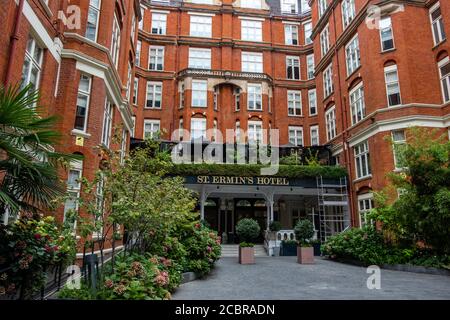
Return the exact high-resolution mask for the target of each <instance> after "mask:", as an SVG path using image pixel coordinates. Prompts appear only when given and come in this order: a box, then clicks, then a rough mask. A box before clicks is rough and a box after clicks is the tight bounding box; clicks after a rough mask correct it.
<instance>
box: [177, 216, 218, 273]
mask: <svg viewBox="0 0 450 320" xmlns="http://www.w3.org/2000/svg"><path fill="white" fill-rule="evenodd" d="M181 241H182V243H183V244H184V247H185V250H186V263H185V271H192V272H196V273H198V274H200V275H206V274H208V273H209V272H210V271H211V269H212V267H213V266H214V262H215V261H217V260H218V259H219V257H220V254H221V246H220V243H221V239H220V237H219V236H218V235H217V232H215V231H212V230H211V229H209V228H208V227H206V226H205V225H203V224H201V223H194V224H191V225H188V226H186V227H185V230H184V233H183V237H182V240H181Z"/></svg>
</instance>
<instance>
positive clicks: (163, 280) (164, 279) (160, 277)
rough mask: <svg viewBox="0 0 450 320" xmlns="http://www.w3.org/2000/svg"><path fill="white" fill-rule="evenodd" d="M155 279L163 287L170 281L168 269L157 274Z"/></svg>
mask: <svg viewBox="0 0 450 320" xmlns="http://www.w3.org/2000/svg"><path fill="white" fill-rule="evenodd" d="M153 281H154V282H155V283H156V284H157V285H159V286H161V287H163V286H165V285H167V284H168V283H169V274H168V273H167V272H166V271H162V272H160V273H158V274H157V275H156V276H155V278H154V279H153Z"/></svg>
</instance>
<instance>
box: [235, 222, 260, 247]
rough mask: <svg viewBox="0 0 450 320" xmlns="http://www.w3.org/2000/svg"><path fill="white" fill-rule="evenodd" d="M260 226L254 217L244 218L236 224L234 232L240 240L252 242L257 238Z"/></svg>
mask: <svg viewBox="0 0 450 320" xmlns="http://www.w3.org/2000/svg"><path fill="white" fill-rule="evenodd" d="M260 232H261V228H260V226H259V224H258V222H257V221H256V220H254V219H248V218H244V219H241V220H239V222H238V223H237V225H236V234H237V235H238V237H239V239H240V240H241V241H242V242H253V241H255V239H256V238H258V236H259V233H260Z"/></svg>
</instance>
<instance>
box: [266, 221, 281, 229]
mask: <svg viewBox="0 0 450 320" xmlns="http://www.w3.org/2000/svg"><path fill="white" fill-rule="evenodd" d="M269 230H270V231H275V232H276V231H280V230H281V222H280V221H272V222H271V223H270V225H269Z"/></svg>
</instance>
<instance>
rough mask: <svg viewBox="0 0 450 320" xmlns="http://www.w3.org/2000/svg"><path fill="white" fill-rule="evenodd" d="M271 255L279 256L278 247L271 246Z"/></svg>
mask: <svg viewBox="0 0 450 320" xmlns="http://www.w3.org/2000/svg"><path fill="white" fill-rule="evenodd" d="M273 256H274V257H279V256H280V247H273Z"/></svg>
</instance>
